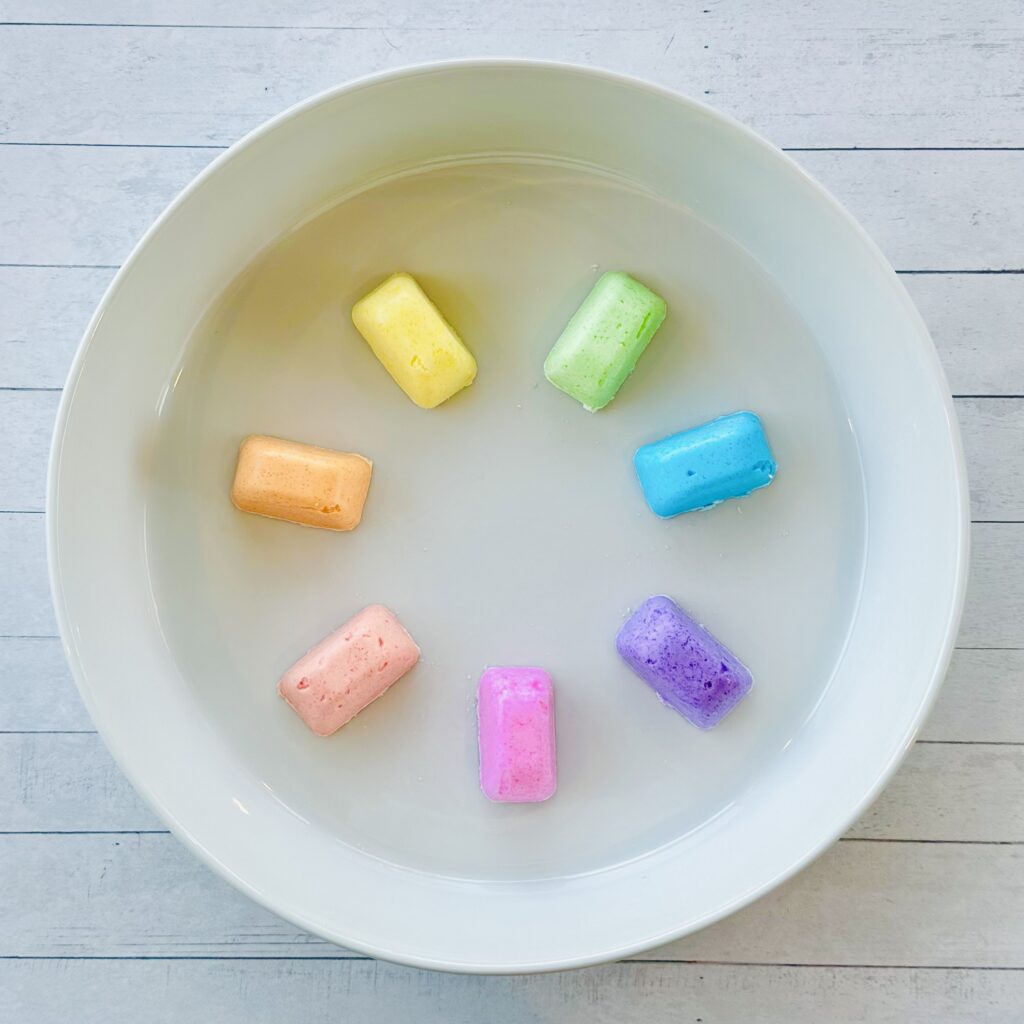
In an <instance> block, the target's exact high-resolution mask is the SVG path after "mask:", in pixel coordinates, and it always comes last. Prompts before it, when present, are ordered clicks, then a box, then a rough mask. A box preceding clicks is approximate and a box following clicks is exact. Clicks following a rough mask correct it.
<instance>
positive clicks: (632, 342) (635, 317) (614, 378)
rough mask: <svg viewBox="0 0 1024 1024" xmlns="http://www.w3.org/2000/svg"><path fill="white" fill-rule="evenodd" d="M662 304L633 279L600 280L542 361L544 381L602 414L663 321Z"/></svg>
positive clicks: (618, 275) (623, 276)
mask: <svg viewBox="0 0 1024 1024" xmlns="http://www.w3.org/2000/svg"><path fill="white" fill-rule="evenodd" d="M666 312H667V306H666V305H665V300H664V299H663V298H661V296H659V295H655V294H654V292H652V291H651V290H650V288H647V287H646V286H645V285H642V284H641V283H640V282H639V281H637V280H636V279H635V278H632V277H630V276H629V275H628V274H623V273H621V272H620V271H609V272H608V273H607V274H602V275H601V277H600V278H598V281H597V283H596V284H595V285H594V287H593V288H592V289H591V292H590V294H589V295H588V296H587V297H586V298H585V299H584V300H583V304H582V305H581V306H580V308H579V309H578V310H576V312H575V314H574V315H573V317H572V319H571V320H570V321H569V323H568V324H567V325H566V328H565V330H564V331H562V334H561V337H560V338H559V339H558V341H556V342H555V344H554V347H553V348H552V349H551V351H550V352H549V353H548V357H547V359H545V360H544V375H545V376H546V377H547V379H548V380H549V381H550V382H551V383H552V384H554V385H555V387H556V388H558V389H559V390H561V391H564V392H565V393H566V394H567V395H571V396H572V397H573V398H575V399H576V401H577V402H579V403H581V404H582V405H583V407H584V408H585V409H587V410H588V411H589V412H596V411H597V410H598V409H603V408H604V407H605V406H606V405H607V404H608V403H609V402H610V401H611V400H612V399H613V398H614V397H615V395H616V394H617V392H618V390H619V388H620V387H622V385H623V383H624V382H625V380H626V378H627V377H628V376H629V375H630V374H631V373H632V372H633V369H634V367H635V366H636V364H637V360H638V359H639V358H640V356H641V355H643V352H644V349H646V348H647V346H648V344H650V341H651V339H652V338H653V337H654V335H655V332H656V331H657V330H658V328H659V327H660V326H661V324H662V321H664V319H665V314H666Z"/></svg>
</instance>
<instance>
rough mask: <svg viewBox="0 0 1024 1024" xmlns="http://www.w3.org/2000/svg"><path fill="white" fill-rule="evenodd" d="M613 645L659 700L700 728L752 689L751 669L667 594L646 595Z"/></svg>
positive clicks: (713, 721)
mask: <svg viewBox="0 0 1024 1024" xmlns="http://www.w3.org/2000/svg"><path fill="white" fill-rule="evenodd" d="M615 646H616V648H617V649H618V652H619V654H620V655H621V656H622V658H623V660H624V661H625V662H626V664H627V665H629V667H630V668H631V669H632V670H633V671H634V672H635V673H636V674H637V675H638V676H639V677H640V678H641V679H642V680H643V681H644V682H645V683H647V684H648V685H649V686H650V687H651V688H652V689H653V690H654V692H655V693H656V694H657V695H658V697H659V698H660V699H661V701H662V703H664V704H667V705H668V706H669V707H670V708H674V709H675V710H676V711H678V712H679V714H681V715H682V716H683V717H684V718H685V719H687V720H688V721H690V722H692V723H693V724H694V725H696V726H698V727H699V728H701V729H710V728H711V727H712V726H713V725H717V724H718V723H719V722H720V721H721V720H722V719H723V718H724V717H725V716H726V715H727V714H728V713H729V712H730V711H731V710H732V709H733V708H734V707H735V706H736V705H737V704H739V702H740V701H741V700H742V699H743V698H744V697H745V696H746V695H747V693H748V692H749V691H750V687H751V686H752V685H753V679H752V678H751V675H750V670H749V669H747V667H746V666H745V665H743V664H742V663H741V662H740V661H739V659H738V658H737V657H736V656H735V655H734V654H732V653H730V652H729V651H728V650H727V649H726V648H725V647H724V646H723V645H722V644H721V643H720V642H719V641H718V640H716V639H715V638H714V637H713V636H712V635H711V634H710V633H709V632H708V631H707V630H706V629H705V628H704V627H703V626H702V625H700V624H699V623H697V622H694V620H693V619H691V618H690V616H689V615H687V614H686V612H684V611H683V610H682V608H680V607H679V606H678V605H677V604H676V603H675V602H674V601H673V600H672V599H671V598H668V597H649V598H648V599H647V600H646V601H644V603H643V604H642V605H641V606H640V607H639V608H638V609H637V610H636V611H635V612H634V613H633V614H632V615H631V616H630V617H629V620H628V621H627V622H626V624H625V625H624V626H623V627H622V629H620V630H619V635H618V637H617V638H616V640H615Z"/></svg>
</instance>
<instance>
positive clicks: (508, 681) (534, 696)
mask: <svg viewBox="0 0 1024 1024" xmlns="http://www.w3.org/2000/svg"><path fill="white" fill-rule="evenodd" d="M477 720H478V724H479V729H480V788H481V789H482V790H483V791H484V795H485V796H486V797H487V798H488V799H490V800H495V801H497V802H499V803H538V802H539V801H541V800H547V799H548V797H550V796H551V795H552V794H553V793H554V792H555V786H556V785H557V777H556V774H557V773H556V767H555V693H554V688H553V687H552V685H551V677H550V676H549V675H548V674H547V672H545V671H544V670H543V669H541V668H489V669H487V670H486V671H485V672H484V674H483V675H482V676H481V677H480V686H479V688H478V690H477Z"/></svg>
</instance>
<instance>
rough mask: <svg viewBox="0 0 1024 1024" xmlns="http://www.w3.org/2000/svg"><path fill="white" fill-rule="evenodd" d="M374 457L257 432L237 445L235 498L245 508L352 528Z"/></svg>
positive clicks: (307, 523)
mask: <svg viewBox="0 0 1024 1024" xmlns="http://www.w3.org/2000/svg"><path fill="white" fill-rule="evenodd" d="M372 472H373V463H372V462H370V460H369V459H366V458H363V456H362V455H356V454H354V453H353V452H335V451H331V449H330V448H316V447H314V446H313V445H311V444H299V443H298V442H297V441H282V440H281V439H280V438H278V437H263V436H260V435H258V434H254V435H253V436H252V437H247V438H246V439H245V440H244V441H243V442H242V446H241V448H239V450H238V464H237V466H236V467H235V481H234V483H233V484H232V487H231V501H232V503H233V504H234V506H235V508H237V509H240V510H241V511H242V512H252V513H253V514H254V515H258V516H268V517H269V518H270V519H285V520H287V521H288V522H290V523H298V524H299V525H301V526H319V527H321V528H322V529H324V530H354V529H355V528H356V527H357V526H358V525H359V521H360V520H361V519H362V517H363V504H364V503H365V501H366V492H367V491H368V490H369V489H370V474H371V473H372Z"/></svg>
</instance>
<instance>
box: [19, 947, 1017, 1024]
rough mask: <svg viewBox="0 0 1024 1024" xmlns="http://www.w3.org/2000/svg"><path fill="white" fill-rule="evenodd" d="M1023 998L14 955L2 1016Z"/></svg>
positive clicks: (680, 1008) (989, 1021)
mask: <svg viewBox="0 0 1024 1024" xmlns="http://www.w3.org/2000/svg"><path fill="white" fill-rule="evenodd" d="M1021 1005H1024V975H1022V974H1021V973H1019V972H1015V971H970V970H891V969H890V970H886V969H871V970H855V969H850V968H835V967H763V966H725V965H721V964H703V965H697V964H655V963H644V964H640V963H621V964H610V965H608V966H606V967H594V968H590V969H588V970H583V971H572V972H566V973H562V974H552V975H541V976H536V977H532V978H474V977H458V976H452V975H445V974H436V973H432V972H429V971H414V970H411V969H408V968H401V967H392V966H390V965H388V964H383V963H377V962H374V961H367V960H342V961H328V962H322V961H309V960H300V961H286V962H284V963H275V964H268V963H266V962H261V963H251V962H244V961H241V962H240V961H230V962H224V961H221V962H219V963H211V962H209V961H196V960H191V961H189V960H184V961H181V960H179V961H174V962H162V963H153V962H150V961H145V960H133V961H123V960H122V961H115V962H109V961H96V960H87V961H40V960H22V961H7V962H2V963H0V1015H2V1016H3V1017H4V1018H5V1019H9V1020H12V1021H13V1020H23V1021H31V1022H32V1024H69V1019H71V1018H69V1016H68V1007H74V1014H75V1015H74V1018H73V1019H74V1020H81V1021H90V1022H91V1021H102V1022H103V1024H168V1022H169V1021H198V1020H214V1019H215V1020H216V1022H217V1024H280V1022H281V1021H302V1022H303V1024H337V1022H339V1021H373V1022H374V1024H408V1022H410V1021H415V1022H416V1024H480V1022H481V1021H487V1022H489V1024H520V1022H526V1021H529V1022H530V1024H544V1022H551V1024H651V1022H657V1024H693V1022H695V1021H697V1022H700V1021H706V1022H708V1024H712V1022H713V1024H780V1022H783V1021H785V1022H786V1024H822V1021H823V1020H825V1019H827V1020H828V1022H829V1024H864V1022H866V1021H870V1022H871V1024H934V1022H936V1021H941V1022H942V1024H1018V1022H1019V1019H1020V1018H1019V1014H1018V1010H1019V1007H1020V1006H1021ZM214 1008H215V1009H216V1014H215V1016H214V1014H213V1012H212V1011H213V1009H214ZM825 1008H827V1018H826V1017H823V1013H824V1012H826V1011H825Z"/></svg>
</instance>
